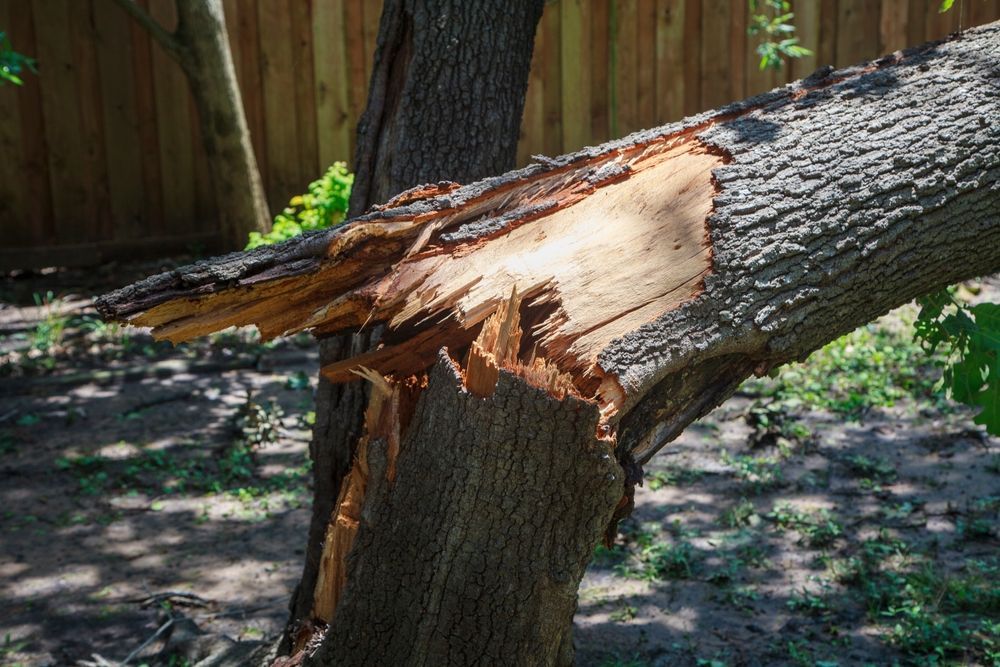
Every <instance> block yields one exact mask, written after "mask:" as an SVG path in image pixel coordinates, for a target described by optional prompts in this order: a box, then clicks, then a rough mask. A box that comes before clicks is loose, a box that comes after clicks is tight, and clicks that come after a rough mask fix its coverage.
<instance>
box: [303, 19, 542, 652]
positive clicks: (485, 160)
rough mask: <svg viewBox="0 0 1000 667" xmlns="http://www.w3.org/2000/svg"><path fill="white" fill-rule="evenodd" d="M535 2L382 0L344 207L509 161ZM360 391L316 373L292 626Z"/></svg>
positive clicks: (328, 347) (324, 352)
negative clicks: (304, 531)
mask: <svg viewBox="0 0 1000 667" xmlns="http://www.w3.org/2000/svg"><path fill="white" fill-rule="evenodd" d="M542 4H543V3H542V0H531V1H529V2H518V3H509V2H504V1H503V0H488V1H484V2H465V1H463V0H386V2H385V3H384V4H383V8H382V19H381V23H380V25H379V34H378V40H377V46H376V51H375V62H374V66H373V70H372V80H371V84H370V90H369V94H368V104H367V107H366V109H365V112H364V114H363V115H362V117H361V120H360V123H359V126H358V142H357V154H356V157H355V179H354V186H353V188H352V192H351V211H350V213H351V215H359V214H360V213H362V212H363V211H365V210H366V209H368V208H369V207H370V206H372V205H374V204H380V203H383V202H385V201H388V200H389V199H390V198H391V197H393V196H395V195H397V194H399V193H400V192H402V191H404V190H407V189H409V188H413V187H415V186H418V185H420V184H423V183H437V182H439V181H444V180H447V181H458V182H464V183H469V182H472V181H475V180H478V179H480V178H483V177H485V176H489V175H491V174H499V173H503V172H505V171H508V170H510V169H511V168H513V167H514V159H515V155H516V149H517V138H518V132H519V128H520V122H521V114H522V111H523V109H524V96H525V92H526V90H527V85H528V72H529V69H530V65H531V51H532V45H533V43H534V36H535V27H536V25H537V24H538V20H539V19H540V18H541V13H542ZM380 331H381V328H380V327H369V328H367V329H366V330H364V331H362V332H360V333H353V334H343V335H334V336H330V337H328V338H326V339H324V340H322V341H321V342H320V362H321V364H329V363H333V362H335V361H339V360H343V359H348V358H351V357H354V356H357V355H358V354H360V353H361V352H365V351H367V350H368V349H370V348H371V347H373V346H374V345H375V344H377V342H378V340H379V336H380ZM366 396H367V394H366V387H365V385H363V384H362V383H355V384H347V385H345V384H334V383H331V382H329V381H328V380H327V379H326V378H325V377H323V376H320V379H319V388H318V390H317V394H316V426H315V428H314V430H313V440H312V443H311V445H310V454H311V456H312V460H313V479H314V495H313V513H312V519H311V522H310V529H309V541H308V545H307V548H306V557H305V565H304V567H303V572H302V578H301V580H300V583H299V586H298V587H297V589H296V592H295V594H294V595H293V599H292V602H291V615H290V623H289V628H290V629H292V628H294V627H295V626H297V625H298V624H299V623H300V622H302V621H306V620H308V619H309V615H310V614H311V612H312V603H313V591H314V588H315V586H316V577H317V575H318V567H319V558H320V552H321V550H322V546H323V541H324V538H325V536H326V532H327V525H328V523H329V521H330V516H331V513H332V512H333V509H334V503H335V501H336V499H337V496H338V493H339V489H340V483H341V480H343V478H344V476H345V475H346V474H347V472H348V471H349V470H350V466H351V459H352V456H353V453H354V447H355V445H356V444H357V442H358V438H359V437H360V435H361V430H362V415H363V413H364V409H365V404H366V402H367V398H366ZM283 648H288V643H287V642H285V645H284V647H283Z"/></svg>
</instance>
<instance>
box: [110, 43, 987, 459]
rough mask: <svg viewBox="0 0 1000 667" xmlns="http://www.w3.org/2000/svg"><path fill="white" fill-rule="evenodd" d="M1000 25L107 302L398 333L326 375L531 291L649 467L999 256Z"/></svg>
mask: <svg viewBox="0 0 1000 667" xmlns="http://www.w3.org/2000/svg"><path fill="white" fill-rule="evenodd" d="M998 32H1000V29H998V26H997V25H996V24H994V25H991V26H986V27H983V28H980V29H976V30H970V31H968V32H967V33H965V34H964V35H963V36H962V37H961V38H959V39H955V40H951V41H946V42H940V43H934V44H929V45H926V46H923V47H919V48H917V49H913V50H910V51H908V52H905V53H896V54H893V55H891V56H888V57H886V58H883V59H881V60H879V61H876V62H873V63H870V64H866V65H862V66H858V67H855V68H851V69H847V70H841V71H836V72H833V71H829V70H823V71H820V72H817V73H816V74H814V75H813V76H812V77H811V78H809V79H806V80H804V81H802V82H799V83H795V84H791V85H790V86H787V87H785V88H783V89H778V90H776V91H772V92H771V93H768V94H766V95H763V96H760V97H757V98H753V99H750V100H747V101H744V102H740V103H737V104H734V105H731V106H729V107H726V108H724V109H721V110H718V111H713V112H709V113H706V114H703V115H701V116H697V117H694V118H691V119H688V120H686V121H683V122H682V123H679V124H676V125H669V126H665V127H662V128H658V129H655V130H650V131H646V132H641V133H638V134H634V135H631V136H629V137H626V138H624V139H622V140H619V141H615V142H611V143H608V144H604V145H602V146H598V147H595V148H587V149H584V150H582V151H580V152H578V153H574V154H571V155H567V156H563V157H560V158H555V159H551V160H548V159H547V160H545V161H544V163H543V164H534V165H531V166H529V167H527V168H525V169H521V170H518V171H514V172H511V173H508V174H505V175H503V176H498V177H495V178H489V179H486V180H484V181H481V182H478V183H475V184H472V185H468V186H463V187H458V186H455V185H454V184H449V183H441V184H437V185H429V186H424V187H422V188H417V189H415V190H413V191H410V192H407V193H404V194H402V195H400V196H398V197H396V198H395V199H394V200H392V201H390V202H389V203H387V204H386V205H384V206H381V207H377V208H376V209H375V210H372V211H370V212H369V213H367V214H366V215H363V216H361V217H359V218H357V219H355V220H353V221H351V222H350V224H347V225H345V226H343V227H341V228H338V229H335V230H332V231H327V232H324V233H319V234H314V235H310V236H305V237H302V238H300V239H295V240H293V241H290V242H287V243H285V244H282V245H280V246H275V247H270V248H262V249H258V250H257V251H254V252H250V253H237V254H233V255H228V256H225V257H222V258H219V259H216V260H211V261H208V262H200V263H198V264H194V265H191V266H187V267H182V268H180V269H176V270H174V271H170V272H167V273H164V274H160V275H158V276H154V277H152V278H149V279H147V280H145V281H143V282H140V283H136V284H135V285H132V286H130V287H127V288H124V289H122V290H119V291H117V292H115V293H112V294H110V295H108V296H106V297H104V298H102V299H99V300H98V302H97V305H98V308H99V310H100V311H101V313H102V314H103V315H104V316H105V317H108V318H113V319H124V320H128V321H130V322H132V323H134V324H139V325H143V326H151V327H153V328H154V329H153V330H154V335H156V336H158V337H161V338H167V339H170V340H174V341H180V340H187V339H190V338H192V337H195V336H199V335H203V334H206V333H208V332H211V331H216V330H218V329H222V328H225V327H227V326H230V325H234V324H239V325H242V324H255V325H256V326H257V327H258V328H259V329H260V331H261V334H262V336H264V337H265V338H270V337H273V336H276V335H280V334H283V333H289V332H293V331H300V330H303V329H311V330H313V331H314V332H315V333H316V334H317V335H320V336H322V335H324V334H328V333H332V332H339V331H345V330H351V329H354V330H357V329H359V328H362V327H365V326H371V324H372V323H374V322H386V323H388V328H387V331H386V334H385V336H384V337H383V344H382V346H381V347H380V348H379V349H378V350H377V351H375V352H373V353H370V354H366V355H362V356H361V357H360V358H355V359H351V360H348V361H346V362H344V363H341V364H334V365H332V366H331V367H328V368H327V369H325V372H326V373H327V375H328V376H329V377H331V378H334V379H338V380H345V381H346V380H353V379H354V376H352V375H351V374H350V369H351V368H352V367H355V366H357V365H364V366H368V367H371V368H373V369H375V370H378V371H380V372H381V373H383V374H394V375H398V376H404V375H407V374H411V373H415V372H420V371H424V370H426V369H427V368H429V367H430V365H432V364H433V362H434V360H435V358H436V355H437V350H438V349H439V348H441V347H442V346H447V347H449V349H451V350H452V351H453V352H454V353H457V354H461V353H462V350H464V349H465V348H467V347H468V345H469V343H470V342H471V341H472V339H473V338H474V337H475V336H476V335H477V333H478V330H479V327H480V326H481V324H482V322H483V321H485V319H486V318H487V317H488V316H489V315H490V314H491V313H492V312H494V311H495V310H496V308H497V307H498V305H499V304H500V303H501V302H502V301H503V300H504V298H505V297H506V295H508V294H509V292H510V290H511V289H512V288H516V289H517V290H518V291H519V293H520V294H521V295H522V297H523V304H524V305H523V311H524V312H523V314H522V318H523V320H524V321H525V324H526V332H525V342H524V349H523V350H521V354H522V355H524V354H527V353H529V352H531V351H532V350H533V351H534V353H535V354H536V356H539V357H544V358H546V359H548V360H549V361H550V362H552V363H554V364H555V365H556V366H557V367H558V368H559V369H560V370H562V371H564V372H566V373H568V374H569V375H570V376H571V377H572V378H573V383H574V385H575V387H576V393H577V394H578V395H579V396H581V397H583V398H586V399H593V400H596V401H597V402H598V403H599V404H600V405H601V407H602V409H603V411H604V413H605V415H606V416H607V417H608V419H609V420H610V421H611V423H613V424H617V423H618V422H619V421H620V420H622V419H623V418H625V417H626V416H629V418H628V419H627V420H626V421H625V422H624V423H622V424H621V425H620V427H619V436H620V446H621V447H625V448H626V449H627V450H628V451H630V452H631V453H632V454H633V455H634V456H636V458H647V457H648V456H649V455H650V453H651V452H653V451H654V450H655V449H656V447H657V446H659V445H661V444H662V443H664V442H666V441H668V440H669V439H670V437H671V436H673V435H675V434H676V433H677V432H679V430H680V429H682V428H683V427H684V425H686V424H687V423H689V422H690V420H691V419H693V418H695V417H697V416H698V415H700V414H702V413H703V412H705V411H706V410H707V409H710V408H711V407H712V406H714V405H715V404H717V403H718V402H719V401H720V400H721V399H722V398H724V397H725V396H726V395H727V394H728V393H729V392H730V391H731V390H732V389H733V388H734V387H735V386H736V385H737V384H738V383H739V382H740V380H742V379H743V378H744V377H745V376H746V375H747V374H749V373H751V372H757V373H763V372H766V371H767V370H768V369H770V368H771V367H773V366H775V365H777V364H780V363H784V362H786V361H789V360H792V359H797V358H801V357H802V356H804V355H806V354H808V352H810V351H811V350H813V349H815V348H816V347H817V346H818V345H820V344H822V343H823V342H825V341H826V340H829V339H830V338H832V337H833V336H835V335H837V334H839V333H843V332H846V331H849V330H850V329H852V328H854V327H856V326H858V325H860V324H862V323H864V322H867V321H869V320H871V319H872V318H874V317H876V316H878V315H879V314H881V313H884V312H886V311H887V310H889V309H890V308H892V307H894V306H896V305H898V304H900V303H903V302H905V301H907V300H909V299H911V298H913V297H914V296H917V295H919V294H921V293H924V292H927V291H928V290H930V289H933V288H935V287H937V286H940V285H942V284H946V283H949V282H953V281H956V280H960V279H963V278H967V277H971V276H974V275H978V274H983V273H986V272H990V271H993V270H995V269H997V268H998V267H1000V224H998V210H1000V208H998V207H1000V204H998V196H997V191H998V187H1000V186H998V145H1000V141H998V136H1000V135H998V132H1000V131H998V127H1000V118H998V104H997V98H998V96H997V86H998V82H997V77H998V74H997V68H998V62H997V60H998V42H1000V39H998Z"/></svg>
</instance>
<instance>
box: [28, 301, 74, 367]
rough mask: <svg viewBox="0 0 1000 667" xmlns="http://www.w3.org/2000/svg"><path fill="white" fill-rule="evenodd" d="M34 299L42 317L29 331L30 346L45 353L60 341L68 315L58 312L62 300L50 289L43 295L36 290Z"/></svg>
mask: <svg viewBox="0 0 1000 667" xmlns="http://www.w3.org/2000/svg"><path fill="white" fill-rule="evenodd" d="M34 300H35V305H36V306H38V307H39V308H40V309H42V319H41V320H39V322H38V324H36V325H35V328H34V330H33V331H32V332H31V338H30V340H31V347H32V349H34V350H38V351H39V352H43V353H45V352H48V351H49V350H51V349H52V348H54V347H56V346H57V345H59V344H60V343H61V342H62V339H63V334H64V333H65V332H66V324H67V323H68V322H69V317H67V316H66V315H63V314H62V313H61V312H60V310H61V307H62V300H61V299H59V298H57V297H56V296H55V295H54V294H53V293H52V292H51V290H50V291H48V292H46V293H45V294H44V295H42V294H39V293H37V292H36V293H35V294H34Z"/></svg>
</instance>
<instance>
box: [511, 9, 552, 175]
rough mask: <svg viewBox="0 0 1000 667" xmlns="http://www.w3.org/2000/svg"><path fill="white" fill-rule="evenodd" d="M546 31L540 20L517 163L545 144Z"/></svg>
mask: <svg viewBox="0 0 1000 667" xmlns="http://www.w3.org/2000/svg"><path fill="white" fill-rule="evenodd" d="M544 40H545V31H544V30H543V29H542V23H541V21H539V23H538V27H537V28H535V48H534V49H533V50H532V52H531V69H530V70H529V72H528V91H527V93H526V95H525V98H524V113H523V114H522V115H521V131H520V134H519V135H518V141H517V165H518V166H519V167H521V166H524V165H526V164H528V163H529V162H530V161H531V155H532V152H533V151H537V150H538V147H539V146H542V145H544V135H545V100H544V92H545V89H544V85H543V78H542V70H543V69H544V64H543V62H542V52H543V50H544V49H543V46H542V45H543V42H544Z"/></svg>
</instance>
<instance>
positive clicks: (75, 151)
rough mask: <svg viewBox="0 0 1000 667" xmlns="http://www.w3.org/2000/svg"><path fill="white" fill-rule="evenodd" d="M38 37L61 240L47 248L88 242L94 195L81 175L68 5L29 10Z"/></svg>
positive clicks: (54, 0)
mask: <svg viewBox="0 0 1000 667" xmlns="http://www.w3.org/2000/svg"><path fill="white" fill-rule="evenodd" d="M31 9H32V14H33V16H34V23H35V26H37V27H38V28H40V29H39V30H37V32H36V54H37V55H36V57H37V59H38V68H39V76H41V77H44V79H45V81H44V85H42V86H41V91H42V112H43V113H44V114H45V132H46V137H45V139H46V141H45V145H46V148H47V149H48V163H49V178H50V179H51V188H52V208H53V213H54V214H55V218H56V219H57V220H59V221H60V222H63V221H67V220H73V221H74V223H75V224H73V225H64V224H60V229H59V238H58V239H56V238H47V239H46V241H47V242H48V243H57V242H64V243H65V242H72V241H77V240H80V239H82V238H86V236H87V234H88V232H89V231H90V224H91V222H92V220H93V218H91V217H89V214H90V213H92V212H93V210H92V208H93V207H92V206H91V202H92V194H91V193H90V192H88V191H87V189H86V187H87V184H88V180H87V178H86V177H85V175H84V173H83V172H84V169H85V168H86V165H87V159H86V156H85V154H84V150H85V149H84V146H83V144H82V141H81V139H82V137H81V132H80V126H81V124H82V120H81V118H80V107H79V104H78V99H79V98H78V94H77V83H76V63H75V62H74V55H73V48H72V46H73V44H72V37H71V33H70V27H69V22H70V17H69V3H68V2H66V0H62V1H59V0H46V1H44V2H42V1H39V0H36V1H35V2H33V3H32V5H31Z"/></svg>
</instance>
